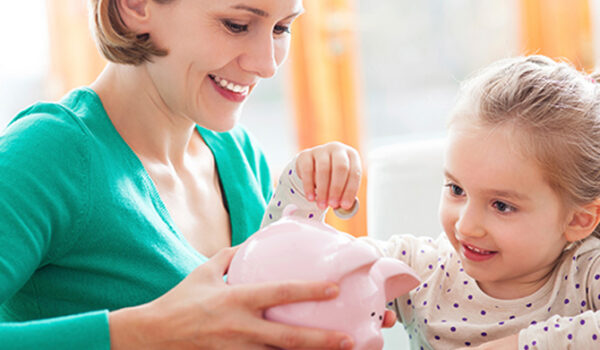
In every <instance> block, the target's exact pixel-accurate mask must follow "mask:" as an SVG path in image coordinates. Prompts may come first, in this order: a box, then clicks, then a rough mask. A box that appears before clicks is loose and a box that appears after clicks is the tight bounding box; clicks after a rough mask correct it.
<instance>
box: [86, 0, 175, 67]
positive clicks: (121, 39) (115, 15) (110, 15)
mask: <svg viewBox="0 0 600 350" xmlns="http://www.w3.org/2000/svg"><path fill="white" fill-rule="evenodd" d="M149 1H155V2H158V3H161V4H166V3H170V2H172V1H175V0H149ZM117 2H118V0H90V2H89V11H90V26H91V27H92V32H93V34H94V37H95V39H96V44H97V45H98V48H99V49H100V51H101V52H102V54H103V55H104V57H106V59H107V60H109V61H112V62H115V63H123V64H131V65H140V64H142V63H144V62H149V61H151V60H152V57H153V56H165V55H166V54H167V51H166V50H164V49H161V48H158V47H156V45H155V44H154V43H153V42H152V38H150V35H149V34H148V33H134V32H132V31H131V30H129V28H127V26H126V25H125V22H124V21H123V19H122V17H121V14H120V12H119V7H118V4H117Z"/></svg>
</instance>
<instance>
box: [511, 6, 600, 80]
mask: <svg viewBox="0 0 600 350" xmlns="http://www.w3.org/2000/svg"><path fill="white" fill-rule="evenodd" d="M520 5H521V13H522V17H521V23H522V31H521V42H522V49H523V51H524V52H525V53H527V54H532V53H539V54H543V55H546V56H549V57H552V58H555V59H560V58H566V59H568V60H569V61H570V62H572V63H573V64H574V65H575V66H576V67H577V68H579V69H585V70H591V69H593V67H594V48H593V40H592V24H591V15H590V4H589V0H521V2H520Z"/></svg>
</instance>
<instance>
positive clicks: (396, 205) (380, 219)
mask: <svg viewBox="0 0 600 350" xmlns="http://www.w3.org/2000/svg"><path fill="white" fill-rule="evenodd" d="M443 150H444V139H443V138H432V139H425V140H417V141H407V142H402V143H397V144H394V145H389V146H385V147H381V148H377V149H375V150H373V151H372V152H371V153H370V154H369V158H368V164H369V169H368V174H369V177H368V181H369V182H368V183H367V222H368V232H369V236H372V237H375V238H378V239H387V238H388V237H389V236H391V235H393V234H399V233H411V234H414V235H427V236H431V237H436V236H438V235H439V234H440V232H442V228H441V225H440V224H439V219H438V204H439V198H440V194H441V190H442V188H443V180H444V179H443V153H444V152H443ZM383 338H384V347H383V350H408V349H409V348H410V347H409V343H408V335H407V333H406V332H405V331H404V327H403V326H402V325H401V324H396V325H395V326H394V327H393V328H391V329H385V330H383Z"/></svg>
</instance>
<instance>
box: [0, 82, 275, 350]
mask: <svg viewBox="0 0 600 350" xmlns="http://www.w3.org/2000/svg"><path fill="white" fill-rule="evenodd" d="M198 132H199V133H200V134H201V136H202V137H203V138H204V140H205V142H206V143H207V145H208V146H209V147H210V149H211V150H212V152H213V155H214V157H215V161H216V164H217V169H218V173H219V177H220V179H221V184H222V186H223V192H224V197H225V201H226V206H227V208H228V210H229V214H230V218H231V229H232V244H233V245H237V244H239V243H241V242H243V241H244V240H245V239H246V238H248V236H249V235H251V234H252V233H253V232H254V231H256V230H257V229H258V227H259V224H260V221H261V219H262V215H263V212H264V209H265V204H266V203H267V202H268V200H269V198H270V196H271V194H272V186H271V185H272V184H271V179H270V175H269V171H268V167H267V162H266V160H265V157H264V155H263V154H262V153H261V151H260V150H259V149H258V148H257V147H256V146H255V144H254V143H253V142H252V140H251V138H250V136H249V135H248V134H247V133H246V132H245V131H244V130H243V129H242V128H241V127H236V128H234V129H233V130H231V131H229V132H225V133H216V132H213V131H210V130H206V129H203V128H200V127H198ZM206 260H207V258H206V257H205V256H203V255H201V254H199V253H198V252H197V251H196V250H194V249H193V248H192V247H191V246H190V244H189V243H188V242H187V241H186V240H185V239H184V237H183V235H182V234H181V233H180V232H178V231H177V228H176V226H175V224H174V222H173V221H172V219H171V218H170V217H169V214H168V212H167V210H166V208H165V205H164V204H163V202H162V201H161V199H160V197H159V195H158V192H157V190H156V188H155V186H154V184H153V182H152V180H151V179H150V177H149V175H148V173H147V172H146V171H145V169H144V167H143V166H142V164H141V162H140V160H139V159H138V158H137V156H136V155H135V154H134V153H133V151H132V150H131V149H130V148H129V147H128V146H127V144H126V143H125V142H124V140H123V139H122V138H121V136H120V135H119V133H117V131H116V129H115V128H114V126H113V125H112V123H111V121H110V119H109V118H108V116H107V115H106V111H105V110H104V107H103V106H102V103H101V101H100V99H99V97H98V95H96V93H95V92H94V91H92V90H91V89H89V88H80V89H76V90H74V91H72V92H71V93H69V94H68V95H67V96H66V97H65V98H64V99H63V100H61V101H60V102H58V103H38V104H35V105H33V106H31V107H29V108H27V109H26V110H24V111H23V112H21V113H20V114H19V115H17V117H16V118H15V119H14V120H13V121H12V122H11V124H9V126H8V127H7V129H6V130H5V132H4V134H3V135H1V136H0V340H1V345H0V348H3V347H4V346H7V347H8V348H11V349H13V348H14V349H41V348H43V349H108V348H109V347H110V339H109V332H108V311H109V310H115V309H119V308H123V307H127V306H132V305H139V304H142V303H146V302H149V301H151V300H154V299H156V298H157V297H159V296H160V295H162V294H164V293H165V292H167V291H168V290H169V289H171V288H173V287H174V286H175V285H176V284H177V283H178V282H180V281H181V280H182V279H183V278H185V277H186V276H187V275H188V274H189V273H190V272H191V271H192V270H193V269H194V268H196V267H197V266H199V265H200V264H202V263H203V262H205V261H206Z"/></svg>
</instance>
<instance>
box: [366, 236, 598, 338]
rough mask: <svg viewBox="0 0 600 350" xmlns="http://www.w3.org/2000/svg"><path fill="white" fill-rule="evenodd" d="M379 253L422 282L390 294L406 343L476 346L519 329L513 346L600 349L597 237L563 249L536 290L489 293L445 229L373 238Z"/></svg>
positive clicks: (368, 240) (371, 242)
mask: <svg viewBox="0 0 600 350" xmlns="http://www.w3.org/2000/svg"><path fill="white" fill-rule="evenodd" d="M364 240H365V241H367V242H369V243H370V244H373V245H375V246H376V247H377V248H378V249H379V251H380V252H381V253H382V255H386V256H391V257H395V258H397V259H400V260H402V261H404V262H406V263H407V264H408V265H410V266H411V267H412V268H413V269H415V270H416V271H417V273H419V275H420V276H421V279H422V283H421V285H420V286H418V287H417V288H415V289H413V290H412V291H411V292H410V293H409V294H407V295H405V296H403V297H401V298H399V299H397V300H395V301H394V302H391V303H390V305H389V307H390V308H392V309H393V310H394V311H396V314H397V315H399V316H400V318H401V321H402V323H403V324H404V326H405V328H406V330H407V332H408V334H409V339H410V343H411V348H412V349H454V348H457V347H471V346H472V347H475V346H477V345H480V344H482V343H485V342H489V341H492V340H494V339H499V338H502V337H506V336H509V335H513V334H516V333H519V349H520V350H534V349H600V339H599V337H600V327H599V326H600V313H597V312H596V310H598V309H599V308H600V240H599V239H597V238H594V237H590V238H588V239H586V240H584V241H583V242H582V244H581V245H579V246H576V247H574V248H572V249H569V250H568V251H567V252H566V257H565V258H564V260H562V263H561V264H560V265H559V267H558V268H557V269H556V270H555V271H554V273H553V275H552V277H551V278H550V279H549V280H548V282H547V283H546V284H545V285H544V286H543V287H542V288H541V289H539V290H538V291H536V292H535V293H534V294H532V295H529V296H527V297H524V298H520V299H514V300H500V299H495V298H492V297H490V296H488V295H487V294H485V293H484V292H483V291H482V290H481V289H479V287H478V285H477V283H476V281H475V280H473V279H472V278H471V277H469V276H468V275H467V274H466V273H465V272H464V269H463V268H462V265H461V261H460V258H459V256H458V255H457V254H456V252H455V251H454V249H453V247H452V246H451V244H450V242H449V241H448V239H447V238H446V235H445V234H442V235H440V236H439V237H438V238H437V239H432V238H429V237H415V236H411V235H397V236H394V237H392V238H391V239H389V240H388V241H386V242H382V241H377V240H374V239H372V238H364Z"/></svg>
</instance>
